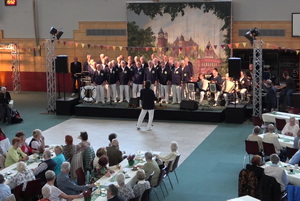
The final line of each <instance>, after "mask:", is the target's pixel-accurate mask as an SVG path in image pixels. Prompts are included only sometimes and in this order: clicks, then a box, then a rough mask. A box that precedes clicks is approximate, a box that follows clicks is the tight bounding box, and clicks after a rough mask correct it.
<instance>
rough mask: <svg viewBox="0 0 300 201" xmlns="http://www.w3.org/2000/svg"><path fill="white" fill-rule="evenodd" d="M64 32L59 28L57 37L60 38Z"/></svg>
mask: <svg viewBox="0 0 300 201" xmlns="http://www.w3.org/2000/svg"><path fill="white" fill-rule="evenodd" d="M63 34H64V32H63V31H62V30H59V32H58V33H57V34H56V39H57V40H59V39H60V37H61V36H62V35H63Z"/></svg>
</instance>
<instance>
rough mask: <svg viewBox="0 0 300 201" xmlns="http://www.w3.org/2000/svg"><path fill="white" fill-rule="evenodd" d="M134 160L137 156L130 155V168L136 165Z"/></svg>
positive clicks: (128, 158)
mask: <svg viewBox="0 0 300 201" xmlns="http://www.w3.org/2000/svg"><path fill="white" fill-rule="evenodd" d="M134 158H135V155H134V154H132V155H129V156H128V157H127V160H128V164H129V166H133V164H134Z"/></svg>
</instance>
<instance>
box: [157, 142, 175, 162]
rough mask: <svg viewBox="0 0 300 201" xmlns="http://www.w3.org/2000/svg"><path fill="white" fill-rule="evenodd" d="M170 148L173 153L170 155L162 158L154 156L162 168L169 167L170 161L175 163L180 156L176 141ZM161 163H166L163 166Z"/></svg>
mask: <svg viewBox="0 0 300 201" xmlns="http://www.w3.org/2000/svg"><path fill="white" fill-rule="evenodd" d="M170 148H171V153H169V154H168V155H166V156H160V155H156V154H155V155H154V156H156V159H157V163H158V165H159V167H160V168H164V166H167V165H168V163H169V161H174V160H175V158H176V157H177V156H178V154H179V152H178V143H177V142H175V141H173V142H171V144H170ZM161 161H162V162H163V163H164V165H163V164H162V162H161ZM172 166H173V165H172Z"/></svg>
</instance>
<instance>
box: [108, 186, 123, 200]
mask: <svg viewBox="0 0 300 201" xmlns="http://www.w3.org/2000/svg"><path fill="white" fill-rule="evenodd" d="M107 201H124V199H123V198H122V197H121V196H119V195H118V187H117V186H115V185H114V184H110V185H108V187H107Z"/></svg>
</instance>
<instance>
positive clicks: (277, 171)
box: [264, 154, 288, 192]
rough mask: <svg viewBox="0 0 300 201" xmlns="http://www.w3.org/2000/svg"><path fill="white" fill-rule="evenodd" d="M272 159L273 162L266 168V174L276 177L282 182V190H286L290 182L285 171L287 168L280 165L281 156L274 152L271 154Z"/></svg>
mask: <svg viewBox="0 0 300 201" xmlns="http://www.w3.org/2000/svg"><path fill="white" fill-rule="evenodd" d="M270 160H271V162H272V164H271V165H270V166H268V167H266V168H265V171H264V172H265V175H268V176H271V177H274V178H275V179H276V181H277V182H278V183H279V184H280V187H281V192H284V191H285V188H286V186H287V184H288V178H287V175H286V173H285V170H284V169H282V168H280V167H279V166H278V163H279V157H278V155H277V154H272V155H271V156H270Z"/></svg>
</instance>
